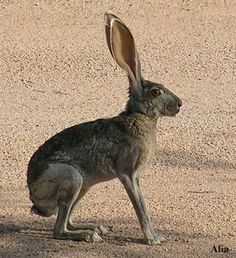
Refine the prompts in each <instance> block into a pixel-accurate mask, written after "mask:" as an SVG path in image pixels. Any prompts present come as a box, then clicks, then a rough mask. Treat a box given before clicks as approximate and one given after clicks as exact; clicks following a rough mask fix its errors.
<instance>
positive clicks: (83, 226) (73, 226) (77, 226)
mask: <svg viewBox="0 0 236 258" xmlns="http://www.w3.org/2000/svg"><path fill="white" fill-rule="evenodd" d="M86 192H87V189H86V190H85V189H81V191H80V193H79V195H78V197H77V200H76V201H75V202H74V203H73V205H72V207H71V210H70V214H69V218H68V229H69V230H73V231H74V230H92V231H95V232H97V233H98V234H102V235H104V234H106V233H107V232H108V231H107V229H106V228H104V227H103V226H102V225H100V224H94V223H75V222H73V221H72V216H73V213H74V211H75V209H76V207H77V206H78V202H79V201H80V200H81V199H82V198H83V196H84V195H85V194H86Z"/></svg>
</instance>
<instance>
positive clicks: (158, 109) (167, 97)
mask: <svg viewBox="0 0 236 258" xmlns="http://www.w3.org/2000/svg"><path fill="white" fill-rule="evenodd" d="M105 29H106V39H107V45H108V48H109V50H110V52H111V55H112V57H113V58H114V59H115V60H116V62H117V63H118V64H119V66H120V67H121V68H123V69H124V70H125V71H126V72H127V74H128V79H129V84H130V88H129V92H130V98H129V100H128V103H127V106H126V111H127V112H129V113H136V112H138V113H143V114H145V115H147V116H150V117H160V116H174V115H176V114H177V113H178V112H179V110H180V107H181V105H182V101H181V100H180V99H179V98H178V97H177V96H176V95H174V94H173V93H172V92H171V91H170V90H168V89H167V88H165V87H164V86H163V85H161V84H158V83H154V82H150V81H148V80H144V79H143V77H142V76H141V66H140V62H139V58H138V53H137V50H136V48H135V43H134V38H133V36H132V34H131V32H130V30H129V29H128V28H127V26H126V25H125V24H124V22H123V21H121V20H120V19H119V18H118V17H117V16H115V15H113V14H110V13H106V14H105Z"/></svg>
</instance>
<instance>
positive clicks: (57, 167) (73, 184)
mask: <svg viewBox="0 0 236 258" xmlns="http://www.w3.org/2000/svg"><path fill="white" fill-rule="evenodd" d="M49 169H51V171H50V172H51V173H55V171H56V173H57V174H60V175H61V176H60V184H59V186H58V191H57V199H58V215H57V221H56V224H55V227H54V232H53V236H54V238H56V239H71V240H81V241H86V242H99V241H101V240H102V238H101V237H100V236H99V235H98V234H97V232H95V231H93V230H87V229H81V230H76V231H73V230H70V229H69V227H68V220H69V215H70V212H71V208H72V206H73V204H74V203H75V202H76V200H77V199H78V196H79V193H80V191H81V188H82V184H83V178H82V176H81V175H80V173H79V171H78V170H77V169H75V168H74V167H73V166H70V165H65V164H53V165H50V168H49Z"/></svg>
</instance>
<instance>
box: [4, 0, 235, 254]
mask: <svg viewBox="0 0 236 258" xmlns="http://www.w3.org/2000/svg"><path fill="white" fill-rule="evenodd" d="M105 10H111V11H113V12H114V13H115V14H117V15H118V16H120V17H121V18H122V19H123V20H124V21H125V22H126V23H127V24H128V26H129V27H130V29H131V31H132V32H133V34H134V37H135V40H136V45H137V48H138V51H139V55H140V59H141V64H142V73H143V76H144V77H145V78H148V79H151V80H154V81H157V82H160V83H163V84H164V85H165V86H166V87H168V88H169V89H171V90H172V91H173V92H175V93H176V94H177V95H178V96H180V97H181V98H182V100H183V107H182V110H181V112H180V113H179V114H178V116H177V117H176V118H162V119H160V120H158V124H157V131H156V138H157V143H158V144H157V149H156V156H155V159H154V160H153V163H152V166H151V168H150V169H149V170H148V171H146V173H145V175H144V176H143V180H142V188H143V191H144V194H145V197H146V201H147V205H148V208H149V210H150V214H151V218H152V221H153V224H154V225H155V228H156V230H157V231H159V232H161V233H162V234H163V235H165V236H166V237H167V240H168V241H167V242H166V243H164V244H163V245H162V246H147V245H144V244H143V243H142V241H141V239H142V232H141V230H140V227H139V224H138V222H137V219H136V216H135V213H134V211H133V208H132V206H131V204H130V201H129V200H128V197H127V195H126V193H125V191H124V189H123V188H122V186H121V184H120V183H119V182H118V181H116V180H114V181H111V182H108V183H104V184H100V185H96V186H95V187H94V188H93V189H92V190H91V191H90V192H89V193H88V194H87V195H86V196H85V197H84V199H83V200H82V201H81V204H80V207H79V208H78V211H77V213H76V217H75V219H76V220H80V221H95V222H97V223H103V224H104V226H106V227H108V228H109V229H110V231H109V233H108V234H107V235H106V236H105V237H104V242H102V243H97V244H87V243H82V242H74V241H62V240H54V239H53V238H52V229H53V225H54V222H55V217H51V218H42V217H39V216H37V215H32V214H30V207H31V202H30V200H29V198H28V190H27V186H26V167H27V163H28V160H29V158H30V157H31V155H32V153H33V152H34V151H35V150H36V149H37V148H38V147H39V146H40V145H41V144H42V143H43V142H44V141H45V140H46V139H47V138H49V137H50V136H52V135H54V134H55V133H56V132H59V131H60V130H62V129H64V128H66V127H69V126H71V125H73V124H76V123H81V122H84V121H89V120H93V119H96V118H99V117H109V116H113V115H116V114H117V113H119V112H120V111H121V110H122V108H123V107H124V104H125V102H126V100H127V88H128V83H127V78H126V76H125V73H124V72H123V71H121V69H120V68H119V67H118V66H117V65H116V64H115V62H114V61H113V60H112V58H111V56H110V53H109V51H108V49H107V46H106V43H105V35H104V24H103V13H104V11H105ZM235 115H236V1H235V0H231V1H230V0H224V1H223V0H195V1H194V0H193V1H191V0H182V1H181V0H176V1H171V0H166V1H165V0H157V1H154V0H149V1H141V0H135V1H133V0H129V1H125V0H118V1H115V0H113V1H108V0H98V1H91V0H84V1H82V0H78V1H75V0H68V1H66V0H60V1H59V0H55V1H50V0H35V1H34V0H32V1H30V0H27V1H26V0H21V1H19V0H0V160H1V162H0V166H1V168H0V179H1V181H0V223H1V224H0V256H1V257H4V258H5V257H171V258H172V257H173V258H175V257H201V258H202V257H236V204H235V199H236V198H235V190H236V163H235V160H236V159H235V158H236V142H235V141H236V140H235V139H236V118H235ZM214 245H215V246H217V247H218V245H223V246H224V247H228V248H229V249H230V250H229V252H228V253H225V254H223V253H222V254H217V253H214V252H211V251H212V248H213V246H214Z"/></svg>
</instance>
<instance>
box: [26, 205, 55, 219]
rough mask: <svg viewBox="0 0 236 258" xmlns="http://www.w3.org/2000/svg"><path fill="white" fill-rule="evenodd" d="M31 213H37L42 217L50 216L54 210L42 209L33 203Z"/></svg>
mask: <svg viewBox="0 0 236 258" xmlns="http://www.w3.org/2000/svg"><path fill="white" fill-rule="evenodd" d="M30 211H31V213H34V214H37V215H39V216H42V217H51V216H52V215H54V214H55V212H49V211H48V210H43V209H41V208H39V207H37V206H35V205H33V206H32V207H31V209H30Z"/></svg>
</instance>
